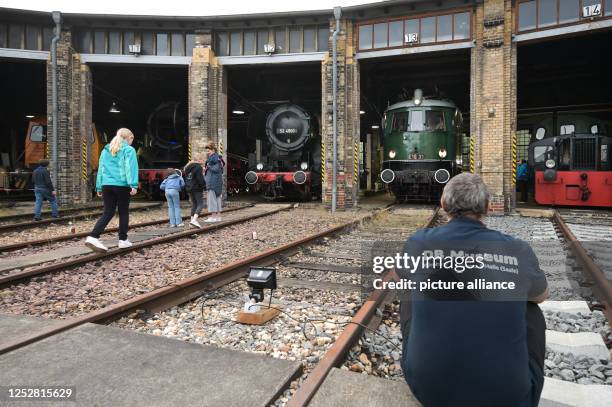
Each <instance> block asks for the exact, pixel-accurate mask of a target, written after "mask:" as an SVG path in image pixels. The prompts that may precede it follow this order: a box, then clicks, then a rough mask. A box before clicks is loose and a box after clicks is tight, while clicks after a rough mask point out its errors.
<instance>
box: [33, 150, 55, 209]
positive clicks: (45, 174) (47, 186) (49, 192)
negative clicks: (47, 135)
mask: <svg viewBox="0 0 612 407" xmlns="http://www.w3.org/2000/svg"><path fill="white" fill-rule="evenodd" d="M48 165H49V160H45V159H42V160H40V161H39V162H38V167H37V168H36V169H35V170H34V172H33V173H32V182H33V183H34V195H35V196H36V203H35V204H34V220H41V218H40V211H41V209H42V205H43V201H45V200H47V201H49V203H50V204H51V216H52V217H54V218H57V217H59V214H58V208H57V199H55V188H54V187H53V183H52V182H51V176H50V175H49V171H48V170H47V166H48Z"/></svg>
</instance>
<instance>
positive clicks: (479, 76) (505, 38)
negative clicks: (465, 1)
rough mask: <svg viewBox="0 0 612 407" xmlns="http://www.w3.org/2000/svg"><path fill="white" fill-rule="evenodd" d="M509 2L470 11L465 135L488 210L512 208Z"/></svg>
mask: <svg viewBox="0 0 612 407" xmlns="http://www.w3.org/2000/svg"><path fill="white" fill-rule="evenodd" d="M512 24H513V13H512V2H511V1H510V0H487V1H486V2H485V3H484V4H479V5H478V6H477V8H476V13H475V21H474V41H475V45H474V48H473V49H472V56H471V87H470V93H471V94H470V100H471V102H470V103H471V106H470V110H471V115H470V134H471V136H472V137H474V138H475V140H476V143H475V145H476V149H475V161H476V169H475V170H476V173H478V174H480V175H481V176H482V177H483V179H484V180H485V182H486V183H487V185H488V186H489V189H490V190H491V194H492V199H491V204H490V211H491V212H492V213H503V212H504V211H508V210H510V209H512V208H513V207H514V205H515V193H514V188H513V184H512V134H513V132H514V131H515V128H516V44H515V43H513V42H512Z"/></svg>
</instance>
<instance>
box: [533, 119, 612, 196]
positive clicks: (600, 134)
mask: <svg viewBox="0 0 612 407" xmlns="http://www.w3.org/2000/svg"><path fill="white" fill-rule="evenodd" d="M531 127H532V128H530V133H531V134H532V135H533V136H532V137H533V139H534V140H533V141H532V143H531V144H530V145H529V166H530V167H532V168H533V169H534V172H535V177H534V178H535V200H536V202H537V203H539V204H543V205H570V206H601V207H612V158H610V153H611V150H612V133H611V132H612V123H610V122H606V121H603V120H600V119H598V118H595V117H591V116H586V115H558V114H554V115H553V116H552V117H549V118H546V119H544V120H540V121H538V122H536V123H533V125H532V126H531Z"/></svg>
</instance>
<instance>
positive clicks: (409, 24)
mask: <svg viewBox="0 0 612 407" xmlns="http://www.w3.org/2000/svg"><path fill="white" fill-rule="evenodd" d="M410 34H416V35H417V42H418V41H420V40H421V39H420V38H418V37H419V20H406V21H405V22H404V36H406V35H410ZM404 41H406V38H404Z"/></svg>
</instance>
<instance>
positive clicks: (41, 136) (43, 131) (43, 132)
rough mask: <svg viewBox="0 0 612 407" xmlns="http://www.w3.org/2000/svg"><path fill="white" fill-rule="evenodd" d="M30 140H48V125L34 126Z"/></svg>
mask: <svg viewBox="0 0 612 407" xmlns="http://www.w3.org/2000/svg"><path fill="white" fill-rule="evenodd" d="M30 140H31V141H36V142H43V141H46V140H47V126H41V125H37V126H32V134H30Z"/></svg>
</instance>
